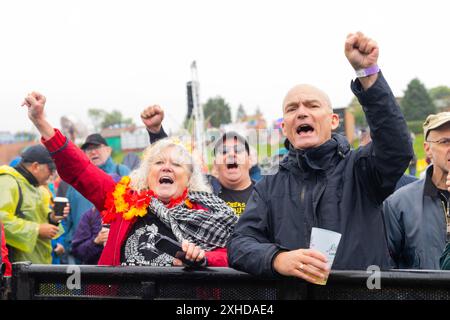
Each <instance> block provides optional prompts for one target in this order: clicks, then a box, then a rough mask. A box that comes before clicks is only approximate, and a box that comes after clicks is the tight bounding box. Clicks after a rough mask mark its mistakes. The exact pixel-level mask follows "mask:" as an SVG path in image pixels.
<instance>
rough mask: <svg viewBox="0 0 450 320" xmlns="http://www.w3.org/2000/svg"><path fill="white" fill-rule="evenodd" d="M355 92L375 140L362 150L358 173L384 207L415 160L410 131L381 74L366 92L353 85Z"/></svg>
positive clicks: (364, 186) (372, 194)
mask: <svg viewBox="0 0 450 320" xmlns="http://www.w3.org/2000/svg"><path fill="white" fill-rule="evenodd" d="M352 90H353V93H354V94H355V95H356V96H357V98H358V100H359V102H360V103H361V105H362V107H363V110H364V113H365V115H366V119H367V122H368V124H369V128H370V135H371V137H372V143H371V144H369V145H368V146H367V147H365V148H361V149H360V150H359V152H360V155H361V157H360V158H359V159H358V161H357V162H356V165H355V169H356V170H357V176H358V178H359V182H360V185H362V186H363V188H364V189H365V190H366V192H367V193H368V194H369V197H370V198H371V199H373V200H374V202H375V203H377V204H381V203H382V202H383V201H384V199H386V198H387V197H388V196H389V195H390V194H391V193H392V192H393V191H394V189H395V185H396V183H397V181H398V180H399V178H400V177H401V176H402V175H403V173H404V172H405V170H406V168H408V165H409V162H410V161H411V159H412V157H413V149H412V145H411V140H410V135H409V131H408V128H407V126H406V121H405V119H404V117H403V114H402V112H401V110H400V107H399V105H398V104H397V101H396V99H395V97H394V95H393V93H392V91H391V89H390V88H389V85H388V84H387V82H386V80H385V79H384V77H383V74H382V73H381V72H380V73H379V75H378V79H377V81H376V82H375V83H374V84H373V85H372V86H371V87H370V88H369V89H368V90H367V91H364V89H363V88H362V86H361V83H360V82H359V80H356V81H355V82H352Z"/></svg>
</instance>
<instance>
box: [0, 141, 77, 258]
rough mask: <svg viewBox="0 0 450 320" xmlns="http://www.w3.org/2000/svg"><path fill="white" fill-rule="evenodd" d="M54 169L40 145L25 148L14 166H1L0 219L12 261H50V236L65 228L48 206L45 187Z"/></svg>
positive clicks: (67, 208)
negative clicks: (18, 161) (20, 158)
mask: <svg viewBox="0 0 450 320" xmlns="http://www.w3.org/2000/svg"><path fill="white" fill-rule="evenodd" d="M54 170H55V164H54V163H53V160H52V158H51V157H50V154H49V153H48V151H47V149H45V148H44V147H43V146H42V145H35V146H31V147H29V148H27V149H26V150H25V151H24V152H23V153H22V160H21V162H20V163H19V164H18V165H17V166H16V167H14V168H13V167H9V166H0V221H1V222H2V223H3V225H4V229H5V236H6V244H7V245H8V246H9V248H10V260H11V262H17V261H31V262H32V263H35V264H51V263H52V256H51V253H52V246H51V239H52V238H55V237H57V236H59V235H60V234H61V233H62V232H63V231H64V230H63V228H62V227H60V221H61V220H62V219H64V217H65V216H67V214H68V212H69V207H68V206H67V207H66V208H65V210H64V215H63V216H58V217H57V216H55V214H54V212H53V211H52V210H51V209H50V206H49V204H50V199H51V195H50V193H49V192H48V190H47V189H46V188H45V187H44V186H45V185H46V183H47V181H48V180H49V178H50V177H51V175H52V173H53V172H54Z"/></svg>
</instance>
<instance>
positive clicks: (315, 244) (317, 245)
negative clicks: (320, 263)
mask: <svg viewBox="0 0 450 320" xmlns="http://www.w3.org/2000/svg"><path fill="white" fill-rule="evenodd" d="M340 240H341V234H340V233H337V232H334V231H331V230H326V229H321V228H312V231H311V242H310V244H309V248H310V249H314V250H317V251H319V252H321V253H323V254H324V255H325V257H327V261H328V262H327V264H328V267H329V268H330V269H331V266H332V265H333V261H334V257H335V256H336V251H337V248H338V246H339V241H340ZM327 280H328V279H325V280H319V279H318V280H317V282H316V283H317V284H320V285H326V284H327Z"/></svg>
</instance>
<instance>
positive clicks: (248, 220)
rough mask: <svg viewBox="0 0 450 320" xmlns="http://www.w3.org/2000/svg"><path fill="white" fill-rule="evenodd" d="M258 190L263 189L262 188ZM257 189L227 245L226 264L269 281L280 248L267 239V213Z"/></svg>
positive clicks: (273, 273)
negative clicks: (267, 278) (265, 277)
mask: <svg viewBox="0 0 450 320" xmlns="http://www.w3.org/2000/svg"><path fill="white" fill-rule="evenodd" d="M259 187H260V188H263V187H262V185H261V184H259ZM258 189H259V188H258V187H255V189H254V191H253V193H252V194H251V196H250V198H249V200H248V202H247V206H246V208H245V213H244V214H243V215H241V217H240V218H239V220H238V223H237V224H236V226H235V229H234V232H233V234H232V235H231V238H230V240H229V241H228V246H227V248H228V261H229V264H230V267H232V268H235V269H237V270H241V271H244V272H248V273H251V274H253V275H256V276H269V277H270V276H274V275H276V274H277V273H276V272H275V271H274V270H273V268H272V260H273V258H274V257H275V254H276V253H278V252H279V251H280V250H282V249H283V248H280V247H278V246H277V245H276V244H274V243H273V240H272V239H271V238H270V236H269V234H270V233H269V230H270V226H269V215H270V209H269V208H268V207H267V202H266V200H265V199H264V197H263V196H262V193H261V192H260V191H259V190H258Z"/></svg>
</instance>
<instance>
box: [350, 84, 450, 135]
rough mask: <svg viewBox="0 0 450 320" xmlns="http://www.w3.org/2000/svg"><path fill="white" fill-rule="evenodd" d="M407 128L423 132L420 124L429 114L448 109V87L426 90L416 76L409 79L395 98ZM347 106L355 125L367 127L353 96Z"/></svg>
mask: <svg viewBox="0 0 450 320" xmlns="http://www.w3.org/2000/svg"><path fill="white" fill-rule="evenodd" d="M397 101H398V102H399V105H400V108H401V109H402V112H403V114H404V115H405V119H406V121H407V123H408V127H409V129H410V130H411V131H412V132H414V133H416V134H420V133H422V132H423V129H422V124H423V122H424V121H425V119H426V117H427V116H428V115H429V114H432V113H437V112H440V110H443V111H444V110H450V87H447V86H438V87H435V88H431V89H430V90H427V89H426V88H425V86H424V84H423V83H422V82H421V81H420V80H419V79H417V78H415V79H413V80H411V81H410V82H409V84H408V86H407V88H406V90H405V91H404V95H403V97H401V98H397ZM348 108H349V110H350V112H351V113H353V115H354V117H355V125H356V126H357V127H360V128H363V127H367V121H366V117H365V115H364V112H363V110H362V107H361V105H360V104H359V102H358V100H357V99H356V97H355V98H353V99H352V101H351V102H350V104H349V105H348Z"/></svg>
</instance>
